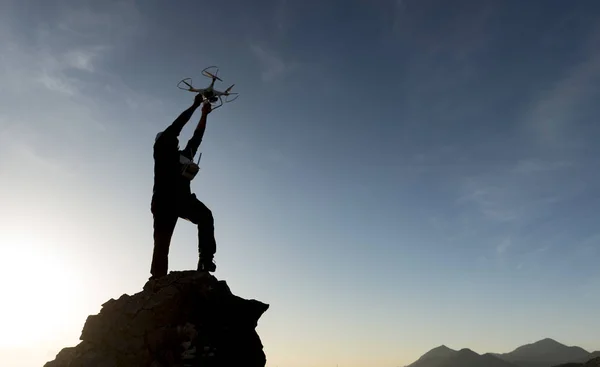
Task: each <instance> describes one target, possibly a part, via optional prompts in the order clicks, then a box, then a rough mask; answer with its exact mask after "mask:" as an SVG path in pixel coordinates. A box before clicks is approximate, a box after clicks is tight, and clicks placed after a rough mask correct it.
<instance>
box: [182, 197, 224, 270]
mask: <svg viewBox="0 0 600 367" xmlns="http://www.w3.org/2000/svg"><path fill="white" fill-rule="evenodd" d="M180 216H181V217H182V218H184V219H187V220H189V221H190V222H192V223H194V224H196V225H197V226H198V254H199V261H198V270H206V271H211V272H212V271H215V270H216V265H215V264H214V262H213V258H214V255H215V252H216V251H217V241H216V240H215V227H214V219H213V215H212V212H211V211H210V209H208V207H207V206H206V205H204V203H202V202H201V201H200V200H198V199H197V198H196V195H194V194H192V195H191V196H190V197H189V198H187V200H186V202H185V204H184V205H183V206H182V212H181V214H180Z"/></svg>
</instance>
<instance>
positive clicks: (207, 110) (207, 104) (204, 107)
mask: <svg viewBox="0 0 600 367" xmlns="http://www.w3.org/2000/svg"><path fill="white" fill-rule="evenodd" d="M211 111H212V106H211V104H210V102H208V101H206V102H204V104H203V105H202V114H203V115H208V114H209V113H210V112H211Z"/></svg>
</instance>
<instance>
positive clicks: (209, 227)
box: [150, 194, 217, 278]
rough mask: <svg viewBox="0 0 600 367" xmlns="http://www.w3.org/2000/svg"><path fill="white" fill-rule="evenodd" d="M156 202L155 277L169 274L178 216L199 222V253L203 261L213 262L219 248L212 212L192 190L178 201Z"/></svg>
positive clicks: (153, 272)
mask: <svg viewBox="0 0 600 367" xmlns="http://www.w3.org/2000/svg"><path fill="white" fill-rule="evenodd" d="M174 204H175V203H169V204H166V203H165V204H155V203H154V202H153V203H152V214H153V216H154V252H153V254H152V265H151V267H150V273H151V274H152V277H153V278H157V277H161V276H164V275H167V271H168V267H169V260H168V258H169V246H170V244H171V237H172V236H173V231H174V230H175V224H177V219H178V218H182V219H186V220H188V221H190V222H192V223H194V224H196V225H197V226H198V253H199V256H200V261H206V262H211V261H212V259H213V256H214V254H215V252H216V250H217V248H216V247H217V245H216V240H215V230H214V219H213V216H212V212H211V211H210V209H208V207H206V205H204V204H203V203H202V202H201V201H200V200H198V199H197V198H196V195H194V194H191V195H190V196H187V197H186V198H183V199H180V200H178V201H177V204H176V205H174Z"/></svg>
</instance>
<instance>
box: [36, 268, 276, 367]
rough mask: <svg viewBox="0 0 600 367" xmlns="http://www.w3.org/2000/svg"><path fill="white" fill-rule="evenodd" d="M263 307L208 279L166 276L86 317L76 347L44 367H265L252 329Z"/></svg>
mask: <svg viewBox="0 0 600 367" xmlns="http://www.w3.org/2000/svg"><path fill="white" fill-rule="evenodd" d="M268 308H269V306H268V305H267V304H265V303H262V302H260V301H256V300H246V299H243V298H240V297H238V296H235V295H234V294H233V293H232V292H231V290H230V289H229V286H228V285H227V283H226V282H225V281H222V280H217V279H216V278H215V277H214V276H212V275H210V274H209V273H199V272H196V271H179V272H171V273H169V274H168V275H167V276H165V277H163V278H160V279H157V280H151V281H148V282H147V283H146V284H145V285H144V287H143V290H142V291H141V292H139V293H136V294H134V295H131V296H129V295H126V294H124V295H122V296H121V297H120V298H119V299H116V300H115V299H110V300H108V301H107V302H105V303H104V304H103V305H102V309H101V310H100V312H99V313H98V314H97V315H90V316H89V317H88V318H87V320H86V322H85V325H84V328H83V331H82V333H81V337H80V339H81V342H80V343H79V344H78V345H77V346H75V347H70V348H64V349H63V350H61V351H60V352H59V353H58V355H57V356H56V359H55V360H53V361H50V362H48V363H46V364H45V366H44V367H67V366H79V365H81V366H157V367H158V366H160V367H167V366H168V367H175V366H180V367H184V366H185V367H188V366H189V367H194V366H205V365H210V366H216V367H218V366H234V365H244V366H249V367H254V366H256V367H264V366H265V364H266V356H265V354H264V352H263V346H262V343H261V341H260V338H259V336H258V334H257V333H256V331H255V328H256V325H257V323H258V319H259V318H260V317H261V316H262V314H263V313H264V312H265V311H266V310H267V309H268Z"/></svg>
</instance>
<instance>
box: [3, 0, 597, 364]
mask: <svg viewBox="0 0 600 367" xmlns="http://www.w3.org/2000/svg"><path fill="white" fill-rule="evenodd" d="M5 3H6V5H4V6H3V11H2V14H1V15H0V80H1V81H2V83H1V84H2V88H1V89H0V180H1V182H2V185H1V186H0V195H1V201H2V205H0V223H2V227H1V228H2V229H1V230H0V244H1V251H2V256H0V258H1V259H2V260H1V261H2V265H1V266H0V272H1V276H2V279H5V281H8V283H9V284H10V285H8V289H4V292H3V293H4V294H6V295H7V297H8V298H7V299H8V303H7V302H2V304H1V305H0V307H2V308H3V309H2V310H1V311H0V317H2V320H1V322H2V324H3V325H5V327H4V328H3V329H2V331H0V360H3V361H8V362H10V363H8V365H11V366H26V367H29V366H39V365H40V364H43V362H45V361H47V360H50V359H52V358H54V355H55V354H56V353H57V352H58V351H59V350H60V349H61V348H62V347H64V346H68V345H75V344H76V343H77V342H78V337H79V335H80V331H81V327H82V326H83V323H84V321H85V318H86V316H87V315H89V314H94V313H97V312H98V311H99V308H100V305H101V304H102V303H104V302H105V301H106V300H107V299H109V298H113V297H114V298H118V297H119V296H120V295H121V294H123V293H129V294H131V293H135V292H137V291H139V290H140V289H141V288H142V286H143V284H144V282H145V281H146V279H147V278H148V276H149V267H150V259H151V253H152V217H151V214H150V197H151V192H152V179H153V177H152V175H153V161H152V144H153V139H154V136H155V134H156V133H157V132H159V131H161V130H162V129H164V128H165V127H166V126H167V125H168V124H170V123H171V122H172V120H173V119H174V118H175V117H177V115H178V114H179V113H180V112H181V111H183V110H184V109H186V108H187V107H188V106H189V105H190V104H191V101H192V100H193V95H192V94H191V93H186V92H183V91H181V90H179V89H177V88H176V84H177V82H178V81H179V80H181V79H182V78H185V77H192V78H193V80H194V82H195V83H197V84H198V85H200V86H201V85H202V83H206V82H207V81H208V79H203V78H202V77H201V75H200V71H201V70H202V69H203V68H204V67H206V66H209V65H218V66H219V67H220V68H221V70H220V74H219V75H220V76H222V78H223V79H224V83H223V85H222V87H227V86H228V85H230V84H231V83H235V84H236V86H235V89H236V90H237V91H238V92H240V97H239V98H238V100H236V101H235V102H234V103H231V104H229V105H226V106H223V107H222V108H220V109H218V110H216V111H215V112H214V113H212V114H211V115H210V116H209V121H208V128H207V132H206V135H205V139H204V143H203V145H202V146H201V149H200V150H201V151H202V153H203V155H202V164H201V168H202V171H201V173H200V175H199V177H198V178H197V179H195V181H194V183H193V185H192V187H193V189H194V191H195V192H196V193H197V195H198V197H199V198H200V199H201V200H202V201H204V202H205V203H206V204H207V205H208V206H209V207H210V208H211V209H212V211H213V214H214V216H215V222H216V223H215V226H216V236H217V246H218V250H217V254H216V261H217V264H218V270H217V272H216V276H217V277H218V278H220V279H225V280H227V281H228V283H229V285H230V286H231V288H232V289H233V291H234V292H236V293H237V294H239V295H240V296H243V297H248V298H256V299H260V300H261V301H263V302H266V303H269V304H270V305H271V308H270V310H269V311H268V312H267V313H266V314H265V315H264V316H263V318H262V319H261V321H260V323H259V326H258V331H259V334H260V335H261V338H262V340H263V344H264V345H265V351H266V353H267V357H268V365H269V366H285V367H313V366H314V367H316V366H328V365H329V366H333V365H336V364H339V365H340V366H364V365H369V366H398V365H403V364H408V363H410V362H412V361H413V360H415V359H416V358H418V357H419V356H420V355H421V354H423V353H424V352H426V351H427V350H429V349H431V348H433V347H435V346H438V345H440V344H446V345H448V346H450V347H453V348H463V347H470V348H472V349H474V350H475V351H477V352H480V353H483V352H488V351H494V352H504V351H509V350H511V349H513V348H515V347H516V346H518V345H521V344H524V343H528V342H532V341H535V340H538V339H542V338H545V337H552V338H555V339H557V340H559V341H561V342H563V343H566V344H569V345H579V346H582V347H584V348H586V349H588V350H590V351H591V350H598V349H600V344H599V341H598V339H597V333H596V331H597V330H598V329H599V328H600V320H599V319H598V318H597V317H595V316H596V315H597V310H598V309H599V308H600V294H599V293H598V289H600V270H599V269H600V268H599V267H598V266H597V264H598V260H599V259H600V230H599V229H598V226H597V225H596V224H597V221H598V220H597V212H598V210H599V209H600V190H599V189H598V187H599V184H600V175H599V174H598V170H597V167H598V163H599V161H598V158H597V157H598V156H600V149H599V148H598V145H597V138H598V136H599V135H598V134H599V133H600V127H599V126H598V125H597V120H598V117H597V116H598V107H597V106H596V105H595V103H594V102H595V101H597V100H598V97H599V94H600V89H599V85H600V84H599V81H600V51H599V50H600V47H599V46H600V26H599V24H600V22H599V20H600V4H597V3H596V2H593V1H579V2H564V1H527V2H523V1H505V2H495V1H455V2H444V1H416V0H412V1H411V0H404V1H384V0H378V1H372V2H367V1H323V2H317V1H308V2H306V1H260V2H259V1H256V2H247V1H226V2H207V1H178V2H161V1H156V0H148V1H144V2H141V1H137V2H136V1H130V0H123V1H113V0H111V1H104V2H94V1H89V0H85V1H74V0H65V1H63V0H59V1H54V2H52V5H51V4H50V3H49V2H46V1H41V0H36V1H33V0H32V1H16V0H9V1H7V2H5ZM198 118H199V113H198V114H196V115H194V117H192V120H191V121H190V122H189V124H188V125H187V126H186V127H185V129H184V130H183V133H182V139H186V138H187V137H189V136H191V133H192V131H193V128H194V126H195V124H196V122H197V119H198ZM196 246H197V244H196V229H195V228H194V227H193V225H191V224H190V223H187V222H184V221H180V222H179V223H178V225H177V227H176V231H175V235H174V237H173V241H172V245H171V253H170V269H171V270H183V269H191V268H194V266H195V265H196V261H197V258H196ZM11 279H15V280H11ZM42 305H43V306H42ZM6 325H8V326H6ZM31 330H37V332H34V333H32V332H31ZM2 334H4V335H2ZM4 364H6V363H4Z"/></svg>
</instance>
